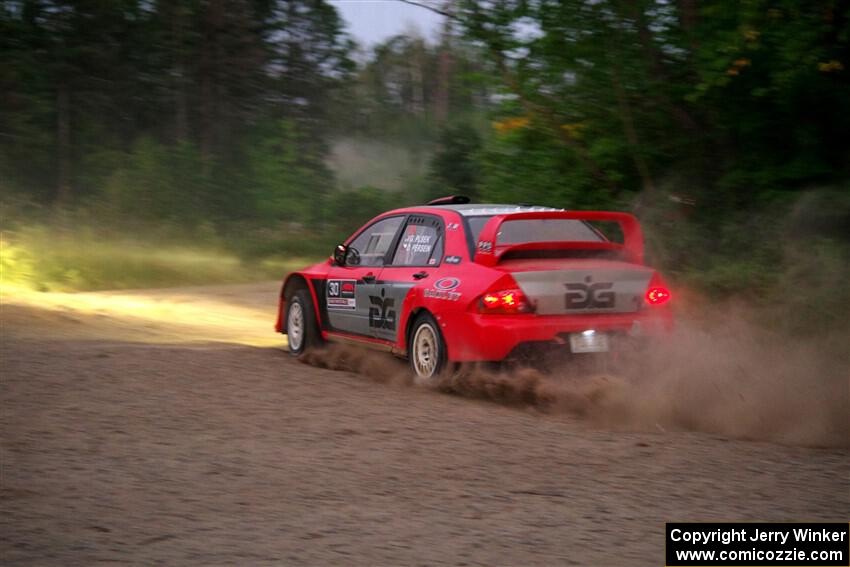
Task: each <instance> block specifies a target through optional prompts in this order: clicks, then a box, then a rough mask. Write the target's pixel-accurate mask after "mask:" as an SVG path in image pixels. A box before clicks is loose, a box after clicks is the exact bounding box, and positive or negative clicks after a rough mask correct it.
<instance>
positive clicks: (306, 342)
mask: <svg viewBox="0 0 850 567" xmlns="http://www.w3.org/2000/svg"><path fill="white" fill-rule="evenodd" d="M286 336H287V342H288V343H289V354H291V355H293V356H301V355H302V354H304V353H305V352H307V351H309V350H310V349H313V348H315V347H317V346H320V345H321V343H322V337H321V335H320V334H319V326H318V325H317V324H316V312H315V310H314V309H313V301H312V300H311V299H310V293H309V292H308V291H307V290H306V289H304V288H300V289H297V290H296V291H295V293H293V294H292V295H291V296H290V297H289V298H287V301H286Z"/></svg>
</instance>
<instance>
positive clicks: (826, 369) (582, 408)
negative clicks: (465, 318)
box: [306, 305, 850, 447]
mask: <svg viewBox="0 0 850 567" xmlns="http://www.w3.org/2000/svg"><path fill="white" fill-rule="evenodd" d="M706 313H707V315H703V316H701V317H696V316H693V315H691V316H687V317H683V318H680V319H679V320H678V322H677V327H676V330H675V332H673V333H672V334H671V335H669V336H668V337H666V338H665V339H664V340H661V341H658V342H656V343H655V344H653V346H652V347H651V348H647V349H645V350H643V351H641V352H639V353H632V354H630V355H629V356H628V357H627V358H626V359H625V360H622V361H620V363H619V364H618V365H617V370H609V371H606V372H599V371H577V370H576V369H575V367H574V366H573V365H571V364H569V363H565V364H563V365H560V366H556V367H554V368H549V369H547V370H546V371H545V372H544V371H540V370H537V369H534V368H528V367H508V366H505V365H502V366H501V367H494V366H493V365H464V366H461V367H459V368H458V369H455V370H454V371H452V372H451V373H448V374H446V375H445V376H443V377H442V378H441V379H440V381H439V383H438V384H436V385H435V387H436V388H437V389H438V390H441V391H443V392H448V393H453V394H457V395H461V396H465V397H471V398H479V399H487V400H492V401H494V402H497V403H501V404H507V405H520V406H531V407H534V408H536V409H538V410H539V411H541V412H545V413H568V414H571V415H575V416H579V417H581V418H583V419H585V420H587V421H589V422H591V423H592V424H594V425H597V426H600V427H606V428H612V429H624V430H638V431H646V430H655V431H662V432H663V431H668V430H690V431H700V432H704V433H710V434H716V435H721V436H725V437H730V438H737V439H749V440H756V441H770V442H777V443H782V444H789V445H806V446H823V447H829V446H848V445H850V364H848V353H847V349H846V345H847V344H850V341H848V340H847V339H848V337H847V336H846V335H845V334H840V335H836V334H835V333H833V334H825V335H818V336H817V337H812V338H805V337H801V338H792V337H789V336H787V335H784V334H779V333H774V332H771V331H770V330H769V329H765V328H764V327H763V326H762V325H761V324H760V323H759V322H757V321H756V320H755V319H754V316H752V314H751V313H749V312H748V311H747V309H746V308H744V307H742V306H740V305H732V306H729V305H727V306H723V307H722V308H721V307H719V306H715V308H714V309H709V310H707V311H706ZM730 314H732V315H730ZM306 362H308V363H310V364H313V365H316V366H320V367H323V368H329V369H334V370H348V371H353V372H357V373H359V374H361V375H364V376H366V377H368V378H370V379H373V380H377V381H380V382H382V383H388V384H392V385H396V386H408V385H413V381H412V380H411V379H410V375H409V371H408V369H407V367H406V364H405V363H404V362H403V361H400V360H398V359H395V358H393V357H391V356H389V355H385V354H380V353H374V352H369V351H365V350H362V349H358V348H354V347H349V346H340V345H329V347H328V348H326V349H323V350H321V351H318V352H316V353H314V354H312V355H311V356H310V357H309V358H308V359H307V360H306Z"/></svg>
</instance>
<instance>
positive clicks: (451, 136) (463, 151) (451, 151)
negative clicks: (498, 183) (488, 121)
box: [424, 122, 481, 201]
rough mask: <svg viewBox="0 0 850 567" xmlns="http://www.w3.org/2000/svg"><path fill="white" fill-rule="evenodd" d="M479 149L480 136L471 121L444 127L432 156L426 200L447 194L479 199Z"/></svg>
mask: <svg viewBox="0 0 850 567" xmlns="http://www.w3.org/2000/svg"><path fill="white" fill-rule="evenodd" d="M480 150H481V136H480V135H479V134H478V132H477V131H476V130H475V128H474V127H473V126H472V125H471V124H468V123H464V122H458V123H455V124H452V125H450V126H448V127H447V128H445V129H444V130H443V132H442V134H441V135H440V143H439V146H438V148H437V151H436V153H435V154H434V156H433V157H432V158H431V164H430V170H431V171H430V177H431V179H430V181H431V183H430V188H429V192H428V193H429V194H428V195H426V198H425V199H424V200H425V201H428V200H431V199H435V198H437V197H443V196H446V195H466V196H468V197H470V198H471V199H477V198H478V185H479V183H480V182H481V171H480V168H481V166H480V163H479V157H478V153H479V151H480Z"/></svg>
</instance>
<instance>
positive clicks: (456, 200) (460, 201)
mask: <svg viewBox="0 0 850 567" xmlns="http://www.w3.org/2000/svg"><path fill="white" fill-rule="evenodd" d="M468 202H469V197H467V196H466V195H449V196H448V197H440V198H439V199H434V200H433V201H428V203H427V205H428V206H429V207H433V206H435V205H465V204H467V203H468Z"/></svg>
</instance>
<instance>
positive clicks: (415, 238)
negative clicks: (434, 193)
mask: <svg viewBox="0 0 850 567" xmlns="http://www.w3.org/2000/svg"><path fill="white" fill-rule="evenodd" d="M442 250H443V234H442V226H441V224H440V221H439V220H438V219H437V218H434V217H428V216H411V217H410V219H409V220H408V222H407V226H405V227H404V232H403V233H402V235H401V238H400V239H399V242H398V246H397V247H396V250H395V254H394V255H393V260H392V265H393V266H436V265H437V264H439V263H440V258H442Z"/></svg>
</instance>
